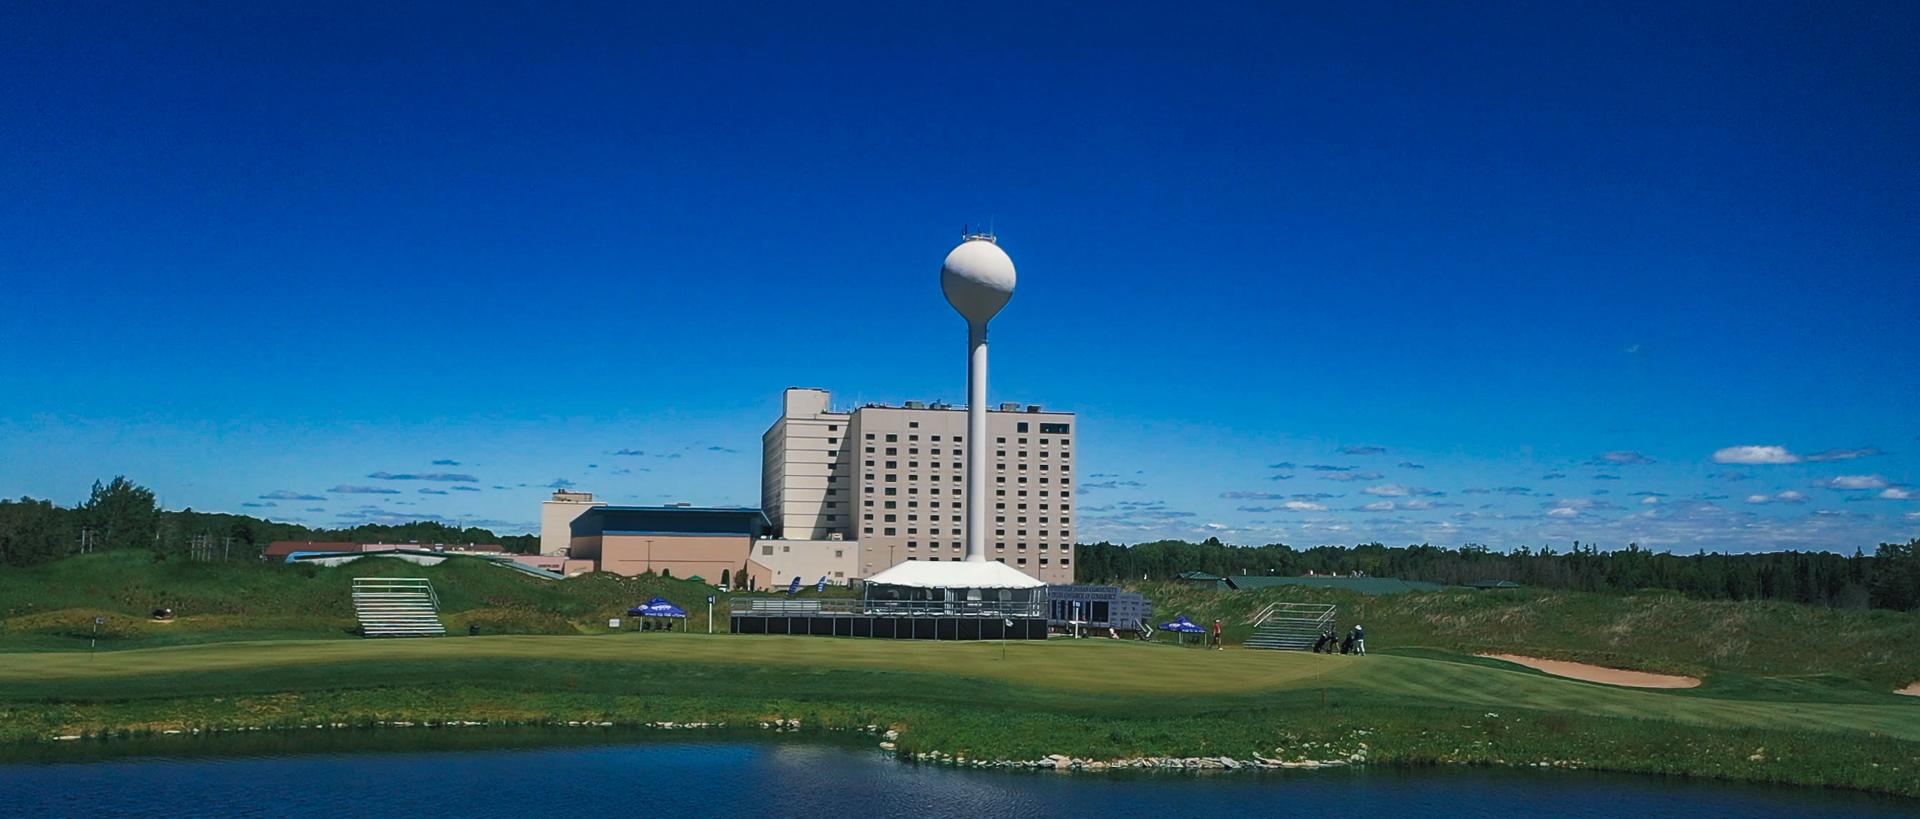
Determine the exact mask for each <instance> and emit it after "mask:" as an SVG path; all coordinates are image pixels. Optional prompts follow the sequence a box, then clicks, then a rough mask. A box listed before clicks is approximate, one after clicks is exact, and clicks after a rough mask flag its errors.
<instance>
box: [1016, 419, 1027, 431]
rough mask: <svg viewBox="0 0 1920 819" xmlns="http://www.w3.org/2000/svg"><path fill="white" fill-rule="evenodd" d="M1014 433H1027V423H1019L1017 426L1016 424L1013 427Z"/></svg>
mask: <svg viewBox="0 0 1920 819" xmlns="http://www.w3.org/2000/svg"><path fill="white" fill-rule="evenodd" d="M1014 431H1015V432H1026V431H1027V422H1025V421H1021V422H1020V423H1018V424H1016V425H1014Z"/></svg>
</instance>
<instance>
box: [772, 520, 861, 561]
mask: <svg viewBox="0 0 1920 819" xmlns="http://www.w3.org/2000/svg"><path fill="white" fill-rule="evenodd" d="M865 531H866V533H867V534H869V535H871V534H873V527H871V526H869V527H867V528H866V529H865ZM767 554H773V553H772V552H768V553H767Z"/></svg>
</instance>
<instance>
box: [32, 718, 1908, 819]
mask: <svg viewBox="0 0 1920 819" xmlns="http://www.w3.org/2000/svg"><path fill="white" fill-rule="evenodd" d="M10 759H11V761H7V762H4V763H0V812H4V813H6V814H7V815H9V816H32V817H39V816H102V815H114V816H170V817H174V816H183V815H186V816H192V815H273V816H327V817H338V816H395V815H411V816H420V817H439V816H458V817H482V816H529V815H534V816H538V815H556V814H563V813H564V814H567V815H576V816H622V817H631V816H634V815H647V816H737V815H748V814H752V815H761V816H766V815H772V816H847V815H864V816H1064V815H1096V816H1154V817H1176V816H1194V815H1205V816H1275V815H1316V816H1369V817H1399V816H1407V817H1412V816H1439V815H1445V816H1479V817H1508V816H1512V817H1520V816H1526V817H1537V816H1567V817H1599V816H1634V817H1644V816H1665V815H1675V814H1683V813H1684V814H1685V815H1688V816H1689V817H1694V818H1696V819H1697V818H1700V817H1772V816H1782V817H1784V816H1818V815H1830V816H1855V817H1870V816H1911V815H1914V814H1915V813H1916V812H1920V803H1916V802H1913V801H1909V800H1899V799H1890V798H1881V797H1873V796H1868V795H1863V794H1853V793H1845V792H1835V791H1823V790H1815V789H1802V788H1786V787H1772V786H1755V785H1736V784H1730V783H1717V782H1701V781H1689V780H1680V779H1668V778H1659V777H1636V776H1618V775H1607V774H1594V773H1584V772H1568V771H1540V772H1534V771H1487V770H1459V769H1444V770H1440V769H1416V770H1396V769H1386V768H1373V769H1365V770H1347V771H1318V772H1305V771H1277V772H1264V773H1252V772H1233V773H1227V774H1221V775H1207V776H1203V775H1188V774H1160V775H1153V774H1106V775H1098V776H1093V775H1077V776H1065V775H1058V774H1052V773H1034V772H980V771H956V770H950V769H944V768H922V767H914V766H910V765H902V764H900V763H897V762H894V761H892V760H890V759H887V758H885V757H884V756H882V755H880V754H879V753H877V752H876V751H874V749H873V748H872V746H871V744H870V741H860V742H854V741H851V740H849V741H847V742H835V741H831V740H829V741H821V740H819V739H817V738H807V739H801V738H794V737H767V736H765V735H760V736H754V737H752V738H748V737H745V736H739V735H700V736H695V735H690V734H682V735H669V736H666V737H659V736H658V735H641V734H636V733H633V732H626V731H598V730H595V731H586V730H577V729H570V730H560V731H556V730H521V731H499V730H490V729H489V730H481V729H458V730H437V731H425V730H412V731H405V730H397V731H396V730H389V731H382V732H289V733H276V734H248V735H242V736H222V737H163V738H153V739H142V740H122V741H117V742H110V743H75V744H67V745H64V746H54V747H48V746H38V747H36V748H34V749H32V750H30V751H28V750H21V749H14V750H13V751H12V752H10Z"/></svg>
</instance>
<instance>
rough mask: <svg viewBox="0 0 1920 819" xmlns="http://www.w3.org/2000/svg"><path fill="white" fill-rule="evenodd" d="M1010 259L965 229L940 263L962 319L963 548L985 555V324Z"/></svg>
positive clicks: (1002, 290) (1009, 284)
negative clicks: (964, 408) (964, 411)
mask: <svg viewBox="0 0 1920 819" xmlns="http://www.w3.org/2000/svg"><path fill="white" fill-rule="evenodd" d="M1013 282H1014V272H1013V259H1011V258H1009V257H1008V256H1007V252H1006V251H1004V250H1001V249H1000V244H999V242H998V241H996V240H995V239H994V237H993V235H992V234H990V233H969V234H967V235H966V238H965V239H964V240H962V241H961V242H960V246H959V247H956V248H954V249H953V252H951V253H948V254H947V261H946V262H945V263H944V264H942V265H941V266H940V289H941V290H944V291H946V294H947V303H948V304H951V305H953V309H955V310H958V311H960V316H961V317H962V318H965V319H966V320H967V551H966V557H967V560H968V561H969V562H976V563H977V562H985V561H986V559H987V504H988V503H989V501H988V499H987V472H988V466H987V322H989V321H991V320H993V317H994V315H995V314H996V313H999V312H1000V308H1002V307H1005V306H1007V301H1008V300H1009V299H1012V298H1013Z"/></svg>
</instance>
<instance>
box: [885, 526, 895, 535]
mask: <svg viewBox="0 0 1920 819" xmlns="http://www.w3.org/2000/svg"><path fill="white" fill-rule="evenodd" d="M886 535H887V537H893V535H894V530H893V527H891V526H889V527H887V531H886Z"/></svg>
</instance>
